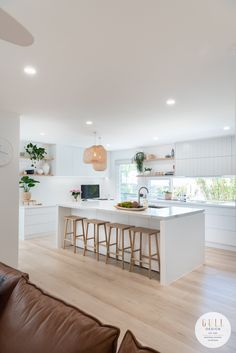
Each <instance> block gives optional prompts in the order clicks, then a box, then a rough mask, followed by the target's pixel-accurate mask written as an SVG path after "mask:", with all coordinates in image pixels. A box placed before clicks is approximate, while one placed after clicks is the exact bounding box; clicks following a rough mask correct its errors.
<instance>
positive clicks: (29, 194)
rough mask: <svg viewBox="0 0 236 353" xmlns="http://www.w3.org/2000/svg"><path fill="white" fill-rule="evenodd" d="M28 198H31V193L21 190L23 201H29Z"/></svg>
mask: <svg viewBox="0 0 236 353" xmlns="http://www.w3.org/2000/svg"><path fill="white" fill-rule="evenodd" d="M30 199H31V193H30V192H23V201H24V202H29V201H30Z"/></svg>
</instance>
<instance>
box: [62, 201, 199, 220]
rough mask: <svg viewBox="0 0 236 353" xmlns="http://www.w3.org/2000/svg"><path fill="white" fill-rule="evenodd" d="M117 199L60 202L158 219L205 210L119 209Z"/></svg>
mask: <svg viewBox="0 0 236 353" xmlns="http://www.w3.org/2000/svg"><path fill="white" fill-rule="evenodd" d="M115 203H116V202H115V201H87V202H66V203H61V204H58V206H60V207H66V208H73V209H78V210H97V211H104V212H111V213H116V214H121V213H122V214H126V215H129V216H134V217H149V218H157V219H169V218H174V217H184V216H187V215H192V214H196V213H202V212H204V209H199V208H187V207H176V206H163V205H162V206H160V207H162V208H147V209H146V210H145V211H126V210H117V209H116V208H115V207H114V205H115Z"/></svg>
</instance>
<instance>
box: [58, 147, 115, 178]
mask: <svg viewBox="0 0 236 353" xmlns="http://www.w3.org/2000/svg"><path fill="white" fill-rule="evenodd" d="M83 153H84V148H82V147H76V146H66V145H56V147H55V175H56V176H82V177H86V176H87V177H106V176H108V173H109V167H108V168H107V170H105V171H104V172H96V171H94V170H93V167H92V165H91V164H85V163H84V162H83ZM108 166H109V163H108Z"/></svg>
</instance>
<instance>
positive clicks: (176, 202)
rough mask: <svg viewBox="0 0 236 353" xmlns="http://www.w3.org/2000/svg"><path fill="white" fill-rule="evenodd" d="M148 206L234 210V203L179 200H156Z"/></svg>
mask: <svg viewBox="0 0 236 353" xmlns="http://www.w3.org/2000/svg"><path fill="white" fill-rule="evenodd" d="M149 203H150V204H153V205H156V204H167V203H168V204H173V205H186V207H187V206H192V205H193V206H199V207H203V208H205V207H228V208H236V201H189V200H188V201H186V202H184V201H179V200H156V201H153V202H151V201H150V202H149Z"/></svg>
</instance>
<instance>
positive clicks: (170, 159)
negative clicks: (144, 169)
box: [144, 157, 175, 163]
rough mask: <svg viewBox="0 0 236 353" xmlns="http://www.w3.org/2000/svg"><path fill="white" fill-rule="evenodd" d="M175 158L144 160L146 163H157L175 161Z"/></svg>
mask: <svg viewBox="0 0 236 353" xmlns="http://www.w3.org/2000/svg"><path fill="white" fill-rule="evenodd" d="M174 160H175V158H172V157H171V158H166V157H163V158H153V159H145V160H144V163H145V162H155V161H174Z"/></svg>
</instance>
